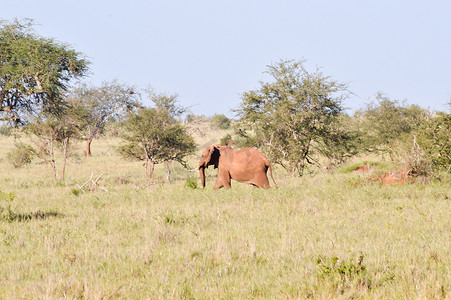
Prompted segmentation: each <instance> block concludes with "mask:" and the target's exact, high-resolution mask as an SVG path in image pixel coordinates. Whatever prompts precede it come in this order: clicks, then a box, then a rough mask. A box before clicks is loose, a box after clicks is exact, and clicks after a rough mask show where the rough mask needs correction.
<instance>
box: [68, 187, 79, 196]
mask: <svg viewBox="0 0 451 300" xmlns="http://www.w3.org/2000/svg"><path fill="white" fill-rule="evenodd" d="M70 192H71V193H72V195H74V196H77V197H78V196H79V195H80V193H81V190H80V189H76V188H73V189H72V190H71V191H70Z"/></svg>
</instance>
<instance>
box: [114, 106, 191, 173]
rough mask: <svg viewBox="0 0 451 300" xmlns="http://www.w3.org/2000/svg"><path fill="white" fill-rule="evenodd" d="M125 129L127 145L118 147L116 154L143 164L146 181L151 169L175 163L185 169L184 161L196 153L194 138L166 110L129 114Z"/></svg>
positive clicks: (149, 110)
mask: <svg viewBox="0 0 451 300" xmlns="http://www.w3.org/2000/svg"><path fill="white" fill-rule="evenodd" d="M125 129H126V131H127V132H128V134H127V135H125V136H124V139H125V141H126V144H124V145H122V146H120V147H119V152H120V153H121V154H122V155H123V156H124V157H126V158H134V159H138V160H144V161H145V165H146V175H147V176H149V177H153V171H154V166H155V165H156V164H159V163H164V162H168V161H177V162H179V163H180V164H181V165H182V166H184V167H187V164H186V161H185V157H186V156H187V155H189V154H192V153H193V152H194V150H195V149H196V146H195V143H194V140H193V138H192V137H191V136H189V135H188V134H187V133H186V131H185V128H184V127H183V126H182V125H181V124H177V123H176V122H175V119H174V117H172V116H171V115H170V113H169V111H168V110H165V109H158V108H146V109H140V110H138V111H137V112H136V113H135V112H132V113H130V114H129V117H128V118H127V119H126V121H125Z"/></svg>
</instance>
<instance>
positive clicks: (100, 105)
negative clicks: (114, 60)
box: [68, 81, 140, 157]
mask: <svg viewBox="0 0 451 300" xmlns="http://www.w3.org/2000/svg"><path fill="white" fill-rule="evenodd" d="M68 101H69V103H70V104H71V105H72V106H74V107H77V108H78V109H79V112H80V113H82V114H83V118H80V120H82V122H83V125H84V126H83V128H84V129H83V136H84V139H86V151H85V155H86V156H88V157H89V156H91V155H92V153H91V143H92V141H93V139H94V138H95V137H96V135H97V134H99V133H102V131H103V130H104V128H105V125H106V123H107V122H108V121H109V120H113V119H118V118H119V116H121V115H123V114H124V113H125V112H127V111H130V110H132V109H133V107H136V106H140V104H139V94H138V93H136V92H135V89H134V88H133V87H129V86H126V85H124V84H120V83H118V82H117V81H112V82H104V83H102V85H101V86H99V87H89V86H88V85H86V84H82V85H80V86H78V87H77V88H74V89H73V90H72V91H71V92H70V93H69V95H68Z"/></svg>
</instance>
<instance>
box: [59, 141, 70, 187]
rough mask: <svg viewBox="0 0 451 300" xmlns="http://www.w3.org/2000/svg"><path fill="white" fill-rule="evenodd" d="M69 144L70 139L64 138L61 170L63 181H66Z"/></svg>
mask: <svg viewBox="0 0 451 300" xmlns="http://www.w3.org/2000/svg"><path fill="white" fill-rule="evenodd" d="M68 144H69V139H68V138H66V139H64V142H63V169H62V171H61V181H64V175H65V173H66V162H67V145H68Z"/></svg>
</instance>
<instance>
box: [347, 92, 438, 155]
mask: <svg viewBox="0 0 451 300" xmlns="http://www.w3.org/2000/svg"><path fill="white" fill-rule="evenodd" d="M429 115H430V114H429V112H428V111H427V110H425V109H422V108H420V107H419V106H418V105H406V104H403V103H401V102H399V101H397V100H390V99H389V98H388V97H386V96H384V95H383V94H382V93H378V94H377V95H376V101H374V102H371V103H370V104H368V105H367V106H366V107H365V108H364V109H363V110H361V111H356V113H355V114H354V117H355V119H356V122H357V127H358V128H359V130H360V134H361V138H362V146H363V147H364V149H365V150H366V151H370V152H374V151H377V152H382V153H386V152H387V151H391V148H392V145H393V143H394V142H397V141H398V140H399V139H403V138H404V137H406V136H409V134H410V133H411V132H413V131H415V130H416V129H418V128H419V127H420V126H421V124H422V123H423V122H425V121H426V120H427V119H428V117H429Z"/></svg>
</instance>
